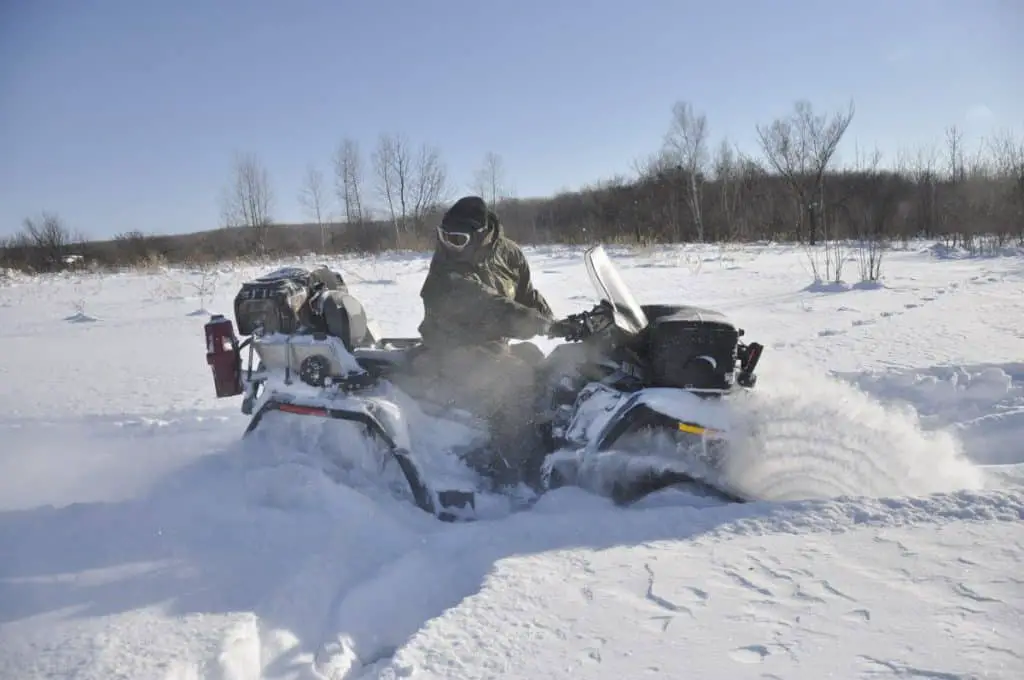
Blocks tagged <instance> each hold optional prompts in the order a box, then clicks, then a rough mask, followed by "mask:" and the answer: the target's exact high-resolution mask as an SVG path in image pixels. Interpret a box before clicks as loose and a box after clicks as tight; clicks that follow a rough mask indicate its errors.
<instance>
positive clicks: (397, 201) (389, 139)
mask: <svg viewBox="0 0 1024 680" xmlns="http://www.w3.org/2000/svg"><path fill="white" fill-rule="evenodd" d="M373 167H374V172H375V174H376V176H377V193H378V195H379V196H380V198H381V199H383V201H384V205H385V207H386V209H387V211H388V217H389V219H390V220H391V224H392V225H393V226H394V229H395V241H396V245H397V244H399V243H400V242H401V239H402V232H403V231H405V229H406V217H407V216H408V207H407V206H408V202H407V196H408V191H409V174H410V170H411V167H412V160H411V158H410V155H409V147H408V143H407V142H406V141H405V139H404V138H403V137H401V136H397V135H386V134H385V135H381V136H380V138H379V139H378V140H377V148H376V150H375V151H374V152H373Z"/></svg>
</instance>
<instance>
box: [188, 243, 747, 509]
mask: <svg viewBox="0 0 1024 680" xmlns="http://www.w3.org/2000/svg"><path fill="white" fill-rule="evenodd" d="M584 263H585V266H586V270H587V274H588V277H589V279H590V281H591V283H592V285H593V286H594V288H595V290H596V292H597V294H598V298H599V302H598V303H597V304H596V305H595V306H594V307H593V308H592V309H590V310H587V311H582V312H579V313H575V314H572V315H569V316H568V317H566V318H564V319H562V320H560V321H558V322H556V323H555V324H553V326H552V328H553V332H552V335H553V336H554V337H555V339H559V340H561V341H562V342H561V343H560V344H559V345H557V346H556V347H555V348H554V349H553V350H552V351H551V352H550V353H549V354H548V355H547V356H546V357H545V359H544V360H543V362H542V363H541V365H540V366H538V368H537V370H538V372H539V375H540V377H541V378H542V380H541V384H542V389H541V393H540V394H539V395H538V400H539V404H538V406H539V408H538V413H540V414H541V417H540V418H539V421H538V423H537V427H538V428H539V429H540V433H541V435H542V437H541V438H542V440H543V442H544V452H543V453H544V457H543V461H542V462H541V464H540V475H539V488H537V489H536V496H539V495H540V494H543V493H545V492H547V491H549V490H552V489H555V488H558V487H561V486H567V485H571V486H579V487H582V488H585V489H588V490H590V491H593V492H595V493H598V494H601V495H604V496H608V497H610V498H612V499H614V500H615V502H617V503H620V504H629V503H633V502H635V501H637V500H639V499H641V498H643V497H645V496H647V495H649V494H651V493H653V492H655V491H659V490H662V489H666V488H669V487H672V488H676V487H686V488H688V489H689V490H693V491H699V492H700V493H703V494H707V495H712V496H715V497H717V498H719V499H721V500H724V501H726V502H744V501H748V500H754V499H750V498H746V497H745V496H744V495H743V494H742V493H741V492H739V491H737V490H736V489H733V488H731V487H730V486H729V485H728V483H727V482H726V481H725V480H724V479H722V478H721V476H720V475H719V474H718V473H719V471H720V469H721V466H722V462H723V456H725V455H727V451H728V441H729V429H730V424H729V410H728V407H727V403H726V402H727V401H728V398H729V396H730V395H731V394H733V393H734V392H736V391H738V390H750V389H753V388H754V386H755V384H756V375H755V369H756V367H757V364H758V361H759V360H760V357H761V352H762V349H763V348H762V346H761V345H760V344H758V343H749V344H748V343H744V342H742V341H741V338H742V336H743V335H744V331H743V330H742V329H739V328H737V327H736V326H735V325H733V324H732V323H731V322H730V321H729V320H728V319H727V318H726V317H725V316H724V315H722V314H721V313H719V312H717V311H715V310H710V309H703V308H699V307H692V306H684V305H671V304H648V305H641V304H639V303H638V302H637V301H636V300H635V299H634V297H633V295H632V293H631V292H630V290H629V289H628V288H627V286H626V285H625V283H624V282H623V281H622V279H621V278H620V276H619V274H618V271H617V270H616V268H615V267H614V265H613V264H612V262H611V260H610V259H609V257H608V255H607V253H606V252H605V250H604V248H603V247H602V246H600V245H597V246H594V247H592V248H590V249H588V250H587V251H586V252H585V254H584ZM293 272H294V270H292V269H289V270H287V272H285V270H281V273H279V274H277V275H278V276H279V277H281V276H284V275H285V274H288V273H293ZM274 277H275V274H271V275H269V277H267V280H270V281H274V280H275V279H274ZM339 280H340V278H339ZM293 291H294V287H292V288H289V294H291V293H292V292H293ZM250 297H251V296H250ZM344 307H345V311H346V313H347V316H348V320H349V321H350V322H351V323H350V324H349V325H348V326H347V327H346V331H345V332H343V333H341V334H340V336H339V334H334V335H332V334H327V333H322V332H308V331H303V330H301V329H299V330H296V331H295V332H291V330H292V329H291V328H286V326H283V325H282V324H280V323H272V324H268V325H270V326H272V329H271V330H270V331H268V330H267V328H266V327H265V325H262V324H256V325H253V324H250V323H246V330H251V331H252V333H251V334H250V335H249V337H247V338H246V339H245V340H244V341H240V340H239V338H238V336H237V335H236V334H235V332H234V329H233V326H232V324H231V321H230V320H228V319H226V318H224V317H223V316H221V315H214V316H213V317H211V319H210V321H209V322H208V323H207V324H206V340H207V363H208V364H210V366H211V367H212V368H213V375H214V381H215V385H216V388H217V396H218V397H232V396H237V395H241V396H242V412H243V413H245V414H246V415H249V416H251V418H250V421H249V424H248V427H247V429H246V431H245V436H251V435H252V434H253V433H254V432H256V431H257V429H258V428H259V427H260V425H261V424H262V423H263V422H264V421H265V420H266V419H267V418H268V416H270V415H271V414H274V415H281V414H283V415H294V416H305V417H314V418H320V419H327V420H336V421H347V422H349V423H353V424H355V425H356V426H357V427H359V428H360V429H362V431H363V432H365V434H366V435H368V441H369V442H371V443H372V446H373V448H374V451H375V452H376V455H378V456H380V461H381V463H382V467H387V463H388V462H393V463H394V465H393V466H392V469H393V470H396V471H397V475H396V476H395V477H394V479H397V480H399V481H400V482H401V484H400V487H401V488H400V489H399V490H398V491H397V493H399V494H400V495H402V496H405V497H406V498H408V499H410V500H411V501H412V502H413V503H414V504H415V505H416V506H417V507H419V508H420V509H422V510H424V511H425V512H428V513H430V514H432V515H435V516H437V517H438V518H440V519H442V520H445V521H455V520H470V519H474V518H475V510H476V499H477V497H478V494H479V493H480V492H481V489H482V488H484V487H486V486H487V480H481V479H479V475H475V474H473V473H470V472H469V471H470V470H471V466H469V465H468V464H467V465H465V466H464V467H463V468H462V470H463V471H465V472H467V474H465V475H462V476H461V479H459V480H458V481H454V482H451V483H449V482H447V481H442V480H441V476H442V475H448V476H452V475H451V474H450V473H451V466H448V468H447V469H441V468H443V467H444V466H443V465H440V466H439V465H438V459H439V456H438V455H437V453H436V452H433V453H431V452H428V451H425V450H423V449H422V448H421V447H419V446H418V445H417V444H416V443H414V441H413V440H414V436H413V435H414V434H415V433H416V432H417V430H418V428H419V427H420V425H419V423H421V422H424V421H425V419H434V422H435V423H440V424H441V425H443V429H444V430H445V431H447V432H450V431H452V430H453V429H457V430H458V431H459V432H460V433H462V435H463V436H462V437H461V441H460V442H458V443H457V444H453V445H452V446H451V447H450V448H449V450H448V451H446V452H445V453H446V454H447V459H449V460H450V459H451V458H452V456H454V457H455V458H457V459H459V460H465V459H466V457H467V456H470V455H472V453H471V452H473V451H475V450H478V449H479V448H480V447H482V446H483V447H485V446H486V443H487V437H488V435H487V431H486V425H485V424H484V423H483V422H482V421H480V420H478V419H475V418H474V417H473V416H472V415H470V414H468V413H465V412H461V411H459V410H458V409H457V408H455V407H454V406H453V405H451V404H448V403H444V402H443V401H440V402H439V401H434V400H432V399H431V398H430V395H429V394H423V393H415V392H413V391H411V390H409V389H407V388H406V387H405V386H406V385H407V384H409V382H408V380H407V378H408V374H409V370H410V369H409V365H410V358H411V357H412V356H414V355H415V353H416V352H417V351H418V349H419V347H420V346H421V344H420V340H419V339H418V338H384V337H379V334H378V333H376V332H374V329H373V328H371V327H370V325H368V324H367V323H366V321H365V319H366V317H365V314H364V310H363V309H362V306H361V304H360V303H359V302H358V300H356V299H355V298H354V297H352V296H346V302H345V305H344ZM236 315H237V307H236ZM240 326H241V324H240ZM282 328H285V330H286V331H288V332H283V331H282ZM246 350H247V352H248V362H247V366H246V367H245V368H243V367H242V355H243V353H244V352H245V351H246ZM442 457H443V456H442ZM394 479H393V480H392V481H394ZM536 496H535V497H536Z"/></svg>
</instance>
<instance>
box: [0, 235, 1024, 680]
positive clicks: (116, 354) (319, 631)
mask: <svg viewBox="0 0 1024 680" xmlns="http://www.w3.org/2000/svg"><path fill="white" fill-rule="evenodd" d="M609 253H610V255H611V256H612V258H613V260H614V261H615V263H616V265H617V266H618V267H619V268H620V271H621V273H622V276H623V278H624V280H625V281H626V283H627V284H628V285H629V286H631V287H632V288H633V290H634V292H635V294H636V296H637V297H638V298H639V299H641V300H642V301H654V300H663V301H682V302H694V303H698V304H701V305H704V306H712V307H717V308H719V309H722V310H723V311H725V312H727V313H728V314H730V315H731V316H732V317H733V318H734V320H736V321H737V322H738V323H739V324H740V325H741V326H743V327H744V328H745V329H746V330H747V337H748V338H749V339H752V340H757V341H760V342H762V343H764V344H765V346H766V348H767V349H766V351H765V355H764V358H763V360H762V365H761V370H760V373H761V378H760V383H759V385H758V389H757V390H756V392H755V393H754V394H752V395H750V397H749V398H748V399H746V400H745V401H744V403H742V404H740V406H739V407H738V411H737V417H739V418H741V419H743V420H745V421H746V422H748V423H749V424H751V425H753V426H756V427H754V428H752V429H755V430H756V431H757V432H758V433H759V435H760V436H759V438H758V439H757V440H751V441H748V442H746V443H745V445H744V446H743V447H742V448H741V452H740V454H739V455H738V457H737V459H736V460H735V461H734V462H733V463H732V465H731V467H730V474H731V475H732V476H733V480H734V481H735V482H737V483H742V484H744V485H746V486H747V487H748V488H752V489H754V490H756V491H758V492H759V493H762V494H764V495H765V496H766V497H768V498H772V499H775V500H773V501H771V502H762V503H755V504H749V505H744V506H729V507H688V506H687V502H686V499H685V498H683V497H681V496H679V495H678V494H677V495H673V494H665V495H663V496H659V497H657V498H652V499H649V500H648V501H646V502H645V503H642V504H641V505H640V506H638V507H636V508H632V509H629V510H622V509H616V508H613V507H611V506H610V504H609V503H607V502H605V501H603V500H601V499H598V498H595V497H593V496H590V495H588V494H586V493H584V492H582V491H578V490H572V489H565V490H561V491H559V492H557V493H553V494H551V495H549V496H548V497H546V498H544V499H542V501H541V502H540V503H539V504H538V505H537V506H536V507H535V508H533V510H531V511H530V512H528V513H517V514H513V515H511V516H508V517H506V518H502V519H495V520H489V521H485V522H480V523H477V524H471V525H457V526H452V525H446V524H440V523H438V522H436V521H434V520H432V519H431V518H429V517H427V516H425V515H424V514H423V513H421V512H419V511H418V510H416V509H415V508H412V507H411V506H406V505H402V504H400V503H396V502H391V501H389V500H388V499H387V498H384V497H382V496H381V495H379V494H377V495H374V494H370V493H368V492H365V491H363V490H355V489H350V488H346V487H344V486H339V485H337V484H335V483H334V482H332V481H331V480H330V479H329V477H328V476H327V475H325V474H324V472H323V470H322V467H321V463H320V462H319V461H318V460H317V459H316V458H314V457H313V456H310V455H307V454H306V453H304V452H303V451H302V450H298V449H290V448H288V447H286V446H284V445H281V444H279V445H276V446H271V445H269V444H266V445H261V446H254V445H251V444H250V445H247V446H243V445H242V444H241V442H240V441H239V435H240V432H241V430H242V428H243V427H244V425H245V418H244V416H242V415H241V414H240V413H239V412H238V400H237V399H233V400H217V399H215V398H214V397H213V388H212V384H211V380H210V376H209V369H208V368H207V366H206V364H205V360H204V356H203V351H204V348H203V343H202V324H203V323H204V322H205V320H206V314H205V311H204V310H207V309H208V310H214V311H223V312H228V313H229V312H230V301H231V298H232V296H233V294H234V292H235V290H236V289H237V286H238V285H239V284H240V283H241V281H242V280H243V279H244V278H247V277H251V276H253V275H255V274H258V273H262V272H263V271H266V270H267V269H269V268H270V267H272V266H276V265H277V264H279V263H273V264H270V265H266V266H263V267H259V268H253V267H249V268H229V267H224V268H222V269H220V270H219V271H218V272H217V275H216V277H213V276H211V275H210V274H209V273H206V274H205V275H204V274H202V273H199V272H188V271H165V272H154V273H125V274H119V275H105V276H98V275H89V274H73V275H62V276H52V277H38V278H33V279H24V278H15V279H13V280H6V281H5V283H3V284H2V286H3V287H2V288H0V384H2V385H4V386H5V388H6V389H4V390H2V391H0V413H2V414H4V415H3V416H2V417H0V441H2V442H3V445H0V555H2V559H0V677H2V678H8V677H10V678H19V679H20V678H25V679H31V678H116V677H124V678H159V679H161V680H185V679H197V680H198V679H199V678H211V679H212V678H221V679H223V680H228V679H231V680H243V679H245V680H249V679H253V678H261V677H262V678H316V677H327V678H357V677H365V678H373V677H382V678H394V677H423V678H426V677H458V678H481V677H522V678H543V677H564V676H566V675H569V674H573V675H576V676H583V677H594V678H604V677H609V678H613V677H614V678H619V677H631V678H632V677H637V678H639V677H701V678H715V677H728V678H737V677H766V678H767V677H780V678H781V677H785V678H814V679H818V678H821V677H826V676H829V675H830V674H831V675H832V676H835V677H844V678H858V677H863V678H880V677H901V678H902V677H942V678H960V677H964V678H967V677H972V678H973V677H977V678H982V677H984V678H1017V677H1024V650H1022V649H1021V647H1020V642H1019V641H1020V640H1021V639H1024V623H1022V621H1024V579H1022V577H1021V576H1020V575H1019V573H1018V572H1019V565H1020V563H1021V560H1022V558H1024V547H1022V546H1024V523H1022V519H1024V472H1022V467H1024V466H1022V464H1024V387H1022V384H1024V295H1021V292H1022V290H1024V259H1022V258H1021V257H1020V256H1019V255H1013V254H1010V255H1007V256H1002V257H992V258H977V259H974V258H966V257H950V255H951V254H950V253H948V252H945V251H942V250H939V249H935V248H931V247H928V244H918V246H916V247H915V248H912V249H910V250H906V251H894V252H891V253H889V254H888V256H887V260H886V264H885V272H886V278H885V281H884V284H883V285H881V286H842V287H833V286H813V285H809V284H810V283H811V281H810V277H809V273H808V269H809V268H808V266H807V260H806V256H805V254H804V252H803V250H802V249H800V248H793V247H784V246H743V247H740V246H729V247H717V246H714V247H710V246H709V247H696V246H690V247H676V248H664V249H661V248H659V249H652V250H648V251H631V250H627V249H619V248H610V249H609ZM528 254H529V256H530V259H531V263H532V266H533V270H534V275H535V278H536V281H537V285H538V286H539V287H540V288H541V290H542V291H544V292H545V294H547V295H548V296H549V298H550V299H551V302H552V304H553V306H554V307H555V309H556V312H557V313H559V314H566V313H570V312H572V311H576V310H578V309H581V308H586V307H589V305H590V304H591V293H590V287H589V283H588V282H587V279H586V274H585V271H584V268H583V263H582V259H581V256H580V255H581V250H580V249H569V248H537V249H530V250H529V251H528ZM312 261H313V260H309V261H308V262H312ZM332 264H334V265H335V266H337V267H339V268H341V270H342V271H343V272H344V273H345V275H346V277H347V278H348V279H349V283H350V285H351V287H352V289H353V291H354V292H355V294H356V295H357V296H358V297H360V299H361V300H362V301H363V302H364V304H365V305H366V306H367V308H368V310H369V312H370V314H371V315H372V316H373V317H374V319H375V320H376V321H377V323H378V324H379V325H380V326H381V327H382V329H383V330H384V331H385V332H386V333H387V334H388V335H411V334H413V333H414V332H415V327H416V324H417V323H418V321H419V318H420V313H421V307H420V303H419V299H418V297H417V292H418V287H419V285H420V283H421V282H422V278H423V276H424V275H425V271H426V264H427V260H426V258H425V257H423V256H414V255H389V256H385V257H381V258H377V259H370V258H344V259H336V260H333V261H332ZM855 266H856V265H855V263H852V262H851V263H850V264H849V265H848V267H847V270H848V272H849V275H853V274H855ZM211 281H215V289H213V286H212V285H211ZM197 312H199V313H197ZM541 344H542V345H545V346H549V345H548V343H541ZM311 436H313V435H311ZM306 443H308V442H306Z"/></svg>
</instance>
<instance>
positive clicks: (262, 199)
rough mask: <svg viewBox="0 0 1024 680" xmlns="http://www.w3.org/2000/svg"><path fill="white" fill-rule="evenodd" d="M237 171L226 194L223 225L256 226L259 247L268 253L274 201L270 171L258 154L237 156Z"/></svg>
mask: <svg viewBox="0 0 1024 680" xmlns="http://www.w3.org/2000/svg"><path fill="white" fill-rule="evenodd" d="M234 174H235V178H234V183H233V184H232V185H231V186H230V187H228V189H227V191H226V193H225V195H224V205H223V212H222V216H223V219H224V224H225V226H228V227H249V228H251V229H253V230H254V234H255V239H256V243H255V245H256V248H257V249H258V250H259V252H260V253H261V254H265V252H266V234H267V230H268V228H269V227H270V225H271V223H272V218H271V216H270V210H271V205H272V203H273V194H272V192H271V190H270V179H269V176H268V174H267V170H266V168H264V167H263V165H262V164H261V163H260V161H259V159H258V158H257V157H256V156H255V155H253V154H240V155H238V156H236V157H235V163H234Z"/></svg>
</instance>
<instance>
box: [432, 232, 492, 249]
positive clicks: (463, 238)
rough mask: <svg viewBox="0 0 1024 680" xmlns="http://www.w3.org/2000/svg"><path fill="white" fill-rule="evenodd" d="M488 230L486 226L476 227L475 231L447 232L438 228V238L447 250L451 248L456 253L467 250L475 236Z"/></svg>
mask: <svg viewBox="0 0 1024 680" xmlns="http://www.w3.org/2000/svg"><path fill="white" fill-rule="evenodd" d="M486 228H487V227H486V226H484V227H476V228H474V229H470V230H469V231H445V230H444V229H442V228H441V227H438V228H437V238H438V239H440V241H441V243H443V244H444V245H445V247H446V248H451V249H452V250H456V251H462V250H465V249H466V246H468V245H469V244H470V242H471V241H472V240H473V236H474V235H475V234H479V233H481V232H482V231H484V229H486Z"/></svg>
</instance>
